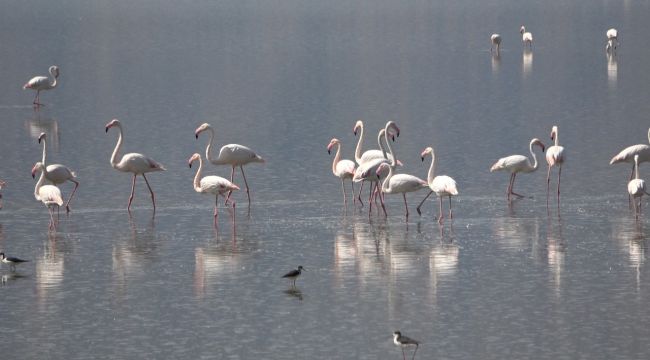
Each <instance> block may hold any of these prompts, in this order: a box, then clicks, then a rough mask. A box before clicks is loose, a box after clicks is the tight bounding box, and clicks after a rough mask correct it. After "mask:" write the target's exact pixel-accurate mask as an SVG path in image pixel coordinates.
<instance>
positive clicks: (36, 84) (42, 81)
mask: <svg viewBox="0 0 650 360" xmlns="http://www.w3.org/2000/svg"><path fill="white" fill-rule="evenodd" d="M48 72H49V73H50V76H51V77H52V79H51V80H50V78H49V77H47V76H35V77H33V78H31V79H30V80H29V81H28V82H27V83H26V84H25V85H23V90H25V89H32V90H36V96H35V97H34V101H33V102H32V104H34V105H35V106H40V105H43V104H41V103H40V94H41V91H42V90H51V89H54V88H55V87H56V86H57V85H58V83H57V79H58V78H59V67H58V66H56V65H52V66H50V68H49V69H48Z"/></svg>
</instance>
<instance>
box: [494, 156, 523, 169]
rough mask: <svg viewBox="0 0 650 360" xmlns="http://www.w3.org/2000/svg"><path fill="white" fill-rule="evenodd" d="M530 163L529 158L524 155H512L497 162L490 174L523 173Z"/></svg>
mask: <svg viewBox="0 0 650 360" xmlns="http://www.w3.org/2000/svg"><path fill="white" fill-rule="evenodd" d="M527 165H529V163H528V158H527V157H525V156H523V155H510V156H506V157H503V158H501V159H499V160H497V162H496V163H494V165H492V167H491V168H490V172H492V171H499V170H507V171H510V172H516V171H521V170H522V169H524V168H525V167H526V166H527Z"/></svg>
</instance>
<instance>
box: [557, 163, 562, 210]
mask: <svg viewBox="0 0 650 360" xmlns="http://www.w3.org/2000/svg"><path fill="white" fill-rule="evenodd" d="M561 175H562V165H561V164H560V168H559V170H558V173H557V206H560V177H561Z"/></svg>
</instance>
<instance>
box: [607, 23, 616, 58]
mask: <svg viewBox="0 0 650 360" xmlns="http://www.w3.org/2000/svg"><path fill="white" fill-rule="evenodd" d="M617 47H618V31H617V30H616V29H614V28H611V29H609V30H607V45H605V51H606V52H610V51H611V52H612V53H616V48H617Z"/></svg>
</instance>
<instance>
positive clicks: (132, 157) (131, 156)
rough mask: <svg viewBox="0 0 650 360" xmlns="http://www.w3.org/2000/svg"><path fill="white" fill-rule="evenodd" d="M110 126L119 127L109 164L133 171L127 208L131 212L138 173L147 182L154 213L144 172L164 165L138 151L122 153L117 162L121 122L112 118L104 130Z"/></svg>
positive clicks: (151, 191)
mask: <svg viewBox="0 0 650 360" xmlns="http://www.w3.org/2000/svg"><path fill="white" fill-rule="evenodd" d="M112 127H117V128H118V129H119V131H120V136H119V137H118V138H117V144H115V149H114V150H113V154H112V155H111V166H112V167H113V168H114V169H116V170H119V171H122V172H130V173H133V184H132V185H131V195H130V196H129V205H128V206H127V210H128V211H129V212H131V202H133V194H134V193H135V178H136V177H137V176H138V175H142V177H143V178H144V181H145V183H147V187H148V188H149V192H150V193H151V202H152V203H153V212H154V213H155V212H156V198H155V196H154V194H153V190H151V186H150V185H149V181H148V180H147V177H146V176H145V175H144V174H145V173H148V172H153V171H164V170H167V169H165V167H164V166H162V165H161V164H159V163H158V162H156V161H155V160H153V159H151V158H149V157H146V156H144V155H142V154H139V153H128V154H124V156H122V159H121V160H120V161H119V162H118V161H117V156H118V153H119V152H120V149H121V148H122V124H121V123H120V121H119V120H117V119H113V120H111V122H109V123H108V124H106V132H107V133H108V129H110V128H112Z"/></svg>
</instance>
